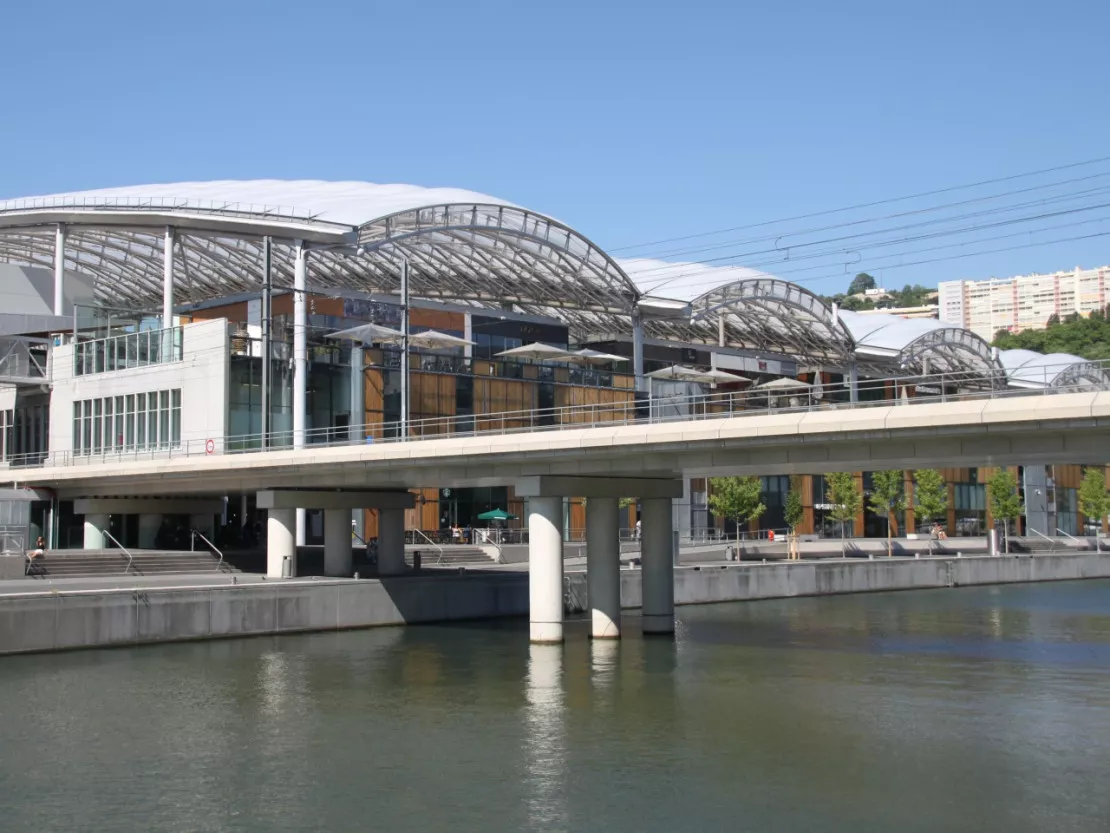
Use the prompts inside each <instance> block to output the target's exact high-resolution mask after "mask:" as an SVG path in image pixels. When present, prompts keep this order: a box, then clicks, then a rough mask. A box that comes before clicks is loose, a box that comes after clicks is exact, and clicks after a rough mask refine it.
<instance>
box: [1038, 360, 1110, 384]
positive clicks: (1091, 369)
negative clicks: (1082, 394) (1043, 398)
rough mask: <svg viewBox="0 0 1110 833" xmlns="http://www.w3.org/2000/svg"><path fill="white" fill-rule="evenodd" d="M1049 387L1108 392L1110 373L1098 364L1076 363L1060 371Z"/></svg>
mask: <svg viewBox="0 0 1110 833" xmlns="http://www.w3.org/2000/svg"><path fill="white" fill-rule="evenodd" d="M1050 385H1051V387H1054V388H1068V389H1070V390H1073V391H1096V390H1110V373H1107V372H1106V368H1105V367H1103V366H1102V365H1101V364H1100V363H1099V362H1076V363H1075V364H1072V365H1068V366H1067V367H1065V368H1064V369H1063V370H1061V371H1060V372H1059V373H1058V374H1057V375H1056V377H1055V378H1054V379H1053V380H1052V382H1051V383H1050Z"/></svg>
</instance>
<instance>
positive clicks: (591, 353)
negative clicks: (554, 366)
mask: <svg viewBox="0 0 1110 833" xmlns="http://www.w3.org/2000/svg"><path fill="white" fill-rule="evenodd" d="M566 359H567V361H568V362H574V363H575V364H608V363H609V362H626V361H628V359H627V357H625V356H618V355H616V354H614V353H603V352H601V351H600V350H591V349H590V348H589V347H583V348H582V349H581V350H575V351H574V352H573V353H569V354H567V357H566Z"/></svg>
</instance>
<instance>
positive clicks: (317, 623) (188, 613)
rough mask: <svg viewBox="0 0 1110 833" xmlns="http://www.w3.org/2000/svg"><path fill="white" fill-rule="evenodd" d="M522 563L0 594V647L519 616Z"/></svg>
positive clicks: (524, 586) (523, 593) (54, 647)
mask: <svg viewBox="0 0 1110 833" xmlns="http://www.w3.org/2000/svg"><path fill="white" fill-rule="evenodd" d="M527 613H528V576H527V575H526V574H523V573H501V574H496V573H495V574H484V575H475V574H470V575H466V576H426V577H425V576H421V577H407V578H403V579H394V580H388V579H387V580H383V581H377V580H362V581H351V580H346V581H329V580H327V579H318V580H305V581H274V582H264V583H257V584H239V585H222V586H217V587H212V586H207V587H185V586H182V587H149V588H141V589H128V590H102V591H100V590H96V591H94V590H89V591H68V592H67V591H64V590H62V591H57V592H54V591H47V592H41V591H40V592H35V593H25V594H18V595H15V594H13V595H8V596H3V597H0V655H2V654H13V653H25V652H31V651H61V650H67V649H71V648H96V647H107V646H113V645H138V644H146V643H156V642H174V641H182V640H190V639H218V638H224V637H236V636H256V635H260V634H279V633H294V632H305V631H329V630H342V629H347V628H366V627H375V626H381V625H404V624H417V623H421V622H442V621H449V620H456V619H482V618H492V617H503V616H524V615H527Z"/></svg>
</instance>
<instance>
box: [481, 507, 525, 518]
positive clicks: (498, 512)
mask: <svg viewBox="0 0 1110 833" xmlns="http://www.w3.org/2000/svg"><path fill="white" fill-rule="evenodd" d="M478 520H480V521H510V520H516V515H510V514H509V513H508V512H506V511H505V510H504V509H491V510H490V511H489V512H483V513H482V514H481V515H479V516H478Z"/></svg>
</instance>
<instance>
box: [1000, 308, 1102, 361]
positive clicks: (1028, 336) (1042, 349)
mask: <svg viewBox="0 0 1110 833" xmlns="http://www.w3.org/2000/svg"><path fill="white" fill-rule="evenodd" d="M1046 325H1047V326H1046V327H1045V328H1044V329H1043V330H1022V331H1021V332H1020V333H1011V332H1007V331H1006V330H999V331H998V332H997V333H996V334H995V336H994V341H993V342H992V343H993V344H994V346H995V347H998V348H1000V349H1002V350H1018V349H1021V350H1036V351H1037V352H1038V353H1071V354H1073V355H1076V356H1082V357H1083V358H1085V359H1092V360H1097V359H1110V307H1107V308H1106V309H1105V310H1095V311H1094V312H1092V313H1091V314H1090V315H1089V316H1088V317H1086V318H1084V317H1082V316H1080V315H1075V314H1072V315H1068V316H1066V317H1065V318H1064V320H1063V321H1061V320H1060V318H1059V317H1058V316H1055V315H1054V316H1052V317H1051V318H1049V319H1048V321H1047V322H1046Z"/></svg>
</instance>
